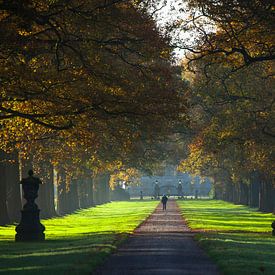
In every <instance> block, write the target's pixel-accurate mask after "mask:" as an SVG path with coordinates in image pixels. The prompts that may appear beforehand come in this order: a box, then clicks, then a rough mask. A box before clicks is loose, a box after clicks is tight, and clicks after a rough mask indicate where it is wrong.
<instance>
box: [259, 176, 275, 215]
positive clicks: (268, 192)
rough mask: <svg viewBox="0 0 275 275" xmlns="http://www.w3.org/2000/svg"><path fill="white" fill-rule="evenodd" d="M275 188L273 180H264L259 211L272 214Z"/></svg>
mask: <svg viewBox="0 0 275 275" xmlns="http://www.w3.org/2000/svg"><path fill="white" fill-rule="evenodd" d="M274 200H275V197H274V186H273V184H272V180H271V179H268V178H262V179H261V183H260V193H259V210H260V211H262V212H267V213H272V212H273V211H274V207H275V206H274V204H275V202H274Z"/></svg>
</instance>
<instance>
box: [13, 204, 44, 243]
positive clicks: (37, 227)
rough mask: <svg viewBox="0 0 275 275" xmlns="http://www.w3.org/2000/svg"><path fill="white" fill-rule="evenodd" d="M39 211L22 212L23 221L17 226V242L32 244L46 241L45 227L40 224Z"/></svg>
mask: <svg viewBox="0 0 275 275" xmlns="http://www.w3.org/2000/svg"><path fill="white" fill-rule="evenodd" d="M39 212H40V210H39V209H28V210H26V209H24V210H22V211H21V214H22V216H21V221H20V223H19V224H18V226H16V229H15V230H16V232H17V234H16V235H15V241H16V242H32V241H44V240H45V234H44V231H45V227H44V225H43V224H41V223H40V219H39Z"/></svg>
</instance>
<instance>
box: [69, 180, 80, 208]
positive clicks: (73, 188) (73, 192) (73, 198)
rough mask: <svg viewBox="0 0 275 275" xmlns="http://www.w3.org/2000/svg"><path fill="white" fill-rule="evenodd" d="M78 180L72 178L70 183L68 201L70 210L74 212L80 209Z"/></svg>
mask: <svg viewBox="0 0 275 275" xmlns="http://www.w3.org/2000/svg"><path fill="white" fill-rule="evenodd" d="M78 189H79V186H78V180H76V179H71V181H70V183H69V192H68V203H69V212H70V213H73V212H74V211H75V210H77V209H79V206H80V205H79V197H78Z"/></svg>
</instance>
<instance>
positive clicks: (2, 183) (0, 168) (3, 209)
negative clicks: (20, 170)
mask: <svg viewBox="0 0 275 275" xmlns="http://www.w3.org/2000/svg"><path fill="white" fill-rule="evenodd" d="M5 159H6V154H5V153H4V152H3V151H1V150H0V225H5V224H8V223H9V222H10V220H9V215H8V207H7V187H6V163H5Z"/></svg>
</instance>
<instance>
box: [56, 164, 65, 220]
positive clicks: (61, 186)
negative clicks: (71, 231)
mask: <svg viewBox="0 0 275 275" xmlns="http://www.w3.org/2000/svg"><path fill="white" fill-rule="evenodd" d="M57 212H58V214H59V215H65V214H67V190H66V174H65V171H64V169H59V171H58V173H57Z"/></svg>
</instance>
